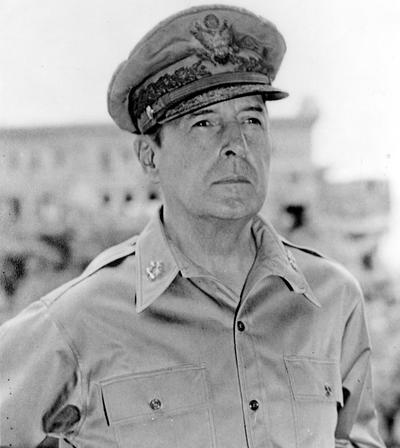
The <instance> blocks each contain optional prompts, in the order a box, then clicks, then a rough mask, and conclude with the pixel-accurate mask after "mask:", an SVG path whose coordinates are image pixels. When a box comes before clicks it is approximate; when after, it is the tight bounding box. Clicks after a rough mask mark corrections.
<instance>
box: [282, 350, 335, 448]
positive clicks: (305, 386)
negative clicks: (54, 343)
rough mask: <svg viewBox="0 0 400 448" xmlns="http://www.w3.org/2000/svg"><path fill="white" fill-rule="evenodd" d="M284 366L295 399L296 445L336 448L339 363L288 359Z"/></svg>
mask: <svg viewBox="0 0 400 448" xmlns="http://www.w3.org/2000/svg"><path fill="white" fill-rule="evenodd" d="M285 366H286V371H287V373H288V376H289V383H290V388H291V392H292V396H293V399H294V400H293V412H294V420H295V426H296V438H297V446H298V447H301V448H308V447H310V446H318V447H319V448H328V447H329V448H330V447H333V446H335V438H334V434H335V429H336V424H337V406H343V390H342V381H341V375H340V367H339V364H338V362H336V361H334V360H325V359H313V358H306V357H301V356H288V357H285Z"/></svg>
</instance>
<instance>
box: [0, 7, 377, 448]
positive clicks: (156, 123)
mask: <svg viewBox="0 0 400 448" xmlns="http://www.w3.org/2000/svg"><path fill="white" fill-rule="evenodd" d="M284 52H285V43H284V40H283V38H282V36H281V35H280V34H279V32H278V31H277V29H276V28H275V26H274V25H273V24H272V23H270V22H268V21H266V20H264V19H262V18H259V17H257V16H255V15H254V14H252V13H250V12H248V11H246V10H242V9H237V8H233V7H229V6H204V7H198V8H193V9H189V10H186V11H183V12H181V13H180V14H178V15H176V16H173V17H172V18H169V19H167V20H166V21H164V22H163V23H161V24H160V25H158V26H157V27H156V28H155V29H153V30H152V31H151V32H150V33H149V34H147V35H146V36H145V37H144V38H143V39H142V40H141V42H139V43H138V44H137V46H136V47H135V49H134V50H133V51H132V53H131V54H130V55H129V57H128V59H127V61H125V62H123V63H122V64H121V65H120V66H119V68H118V69H117V71H116V73H115V75H114V77H113V79H112V81H111V84H110V88H109V94H108V105H109V111H110V114H111V116H112V117H113V119H114V120H115V121H116V123H117V124H118V126H120V127H121V128H122V129H126V130H128V131H130V132H132V133H134V134H137V137H136V140H135V149H136V152H137V154H138V157H139V160H140V163H141V164H142V166H143V168H144V170H145V171H146V172H147V173H148V175H149V176H150V178H151V179H152V180H153V181H154V182H156V183H158V184H159V185H160V189H161V191H162V194H163V207H162V209H161V210H160V211H159V213H158V214H157V216H155V217H154V219H152V220H151V221H150V223H149V224H148V226H147V227H146V228H145V230H144V231H143V232H142V233H141V234H140V235H139V237H137V238H132V239H131V240H129V241H127V242H125V243H122V244H121V245H119V246H117V247H114V248H112V249H110V250H109V251H106V252H105V253H103V254H102V255H100V256H99V257H98V258H97V259H95V260H94V261H93V262H92V264H91V265H89V267H88V268H87V269H86V271H85V272H84V273H83V274H82V275H81V276H80V277H79V278H78V279H76V280H73V281H72V282H70V283H69V284H67V285H64V286H63V287H61V288H59V289H58V290H56V291H54V292H52V293H50V294H49V295H48V296H46V297H45V298H43V299H42V300H41V301H39V302H36V303H34V304H33V305H31V306H30V307H29V308H27V309H26V310H25V311H24V312H23V313H22V314H20V315H19V316H18V317H16V318H15V319H13V320H12V321H10V322H9V323H7V324H6V325H5V326H4V328H3V329H2V333H1V345H2V363H3V366H2V368H3V370H4V371H5V374H3V376H2V382H3V386H2V389H1V391H2V392H1V394H2V395H1V405H2V411H1V425H2V426H1V428H2V432H1V438H2V440H1V445H2V446H19V447H31V446H32V447H33V446H37V445H38V444H40V443H41V442H42V441H43V440H44V439H45V438H46V436H47V437H50V436H51V437H57V438H59V439H60V440H61V441H62V442H61V443H62V446H71V445H72V446H75V447H85V448H86V447H96V448H98V447H111V446H115V447H117V446H118V447H124V448H134V447H138V448H139V447H140V448H144V447H152V448H161V447H171V448H172V447H174V448H183V447H185V448H187V447H190V448H217V447H218V448H225V447H229V448H243V447H252V448H253V447H254V448H256V447H260V448H261V447H262V448H267V447H270V448H272V447H280V448H292V447H293V448H294V447H304V448H306V447H307V448H310V447H315V448H329V447H335V446H336V447H358V448H367V447H371V448H378V447H383V444H382V442H381V440H380V438H379V435H378V433H377V428H376V415H375V410H374V405H373V401H372V397H371V382H370V373H369V353H370V346H369V340H368V334H367V329H366V324H365V317H364V312H363V300H362V296H361V293H360V290H359V288H358V286H357V284H356V282H355V281H354V280H353V278H352V277H351V276H350V275H349V274H348V273H347V272H346V271H345V270H344V269H343V268H341V267H340V266H338V265H337V264H336V263H334V262H332V261H328V260H326V259H325V258H323V257H321V256H320V255H318V254H317V253H315V252H313V251H310V250H308V249H303V248H299V247H296V246H294V245H292V244H291V243H289V242H286V241H283V240H282V239H281V238H280V237H279V236H278V235H277V234H276V232H275V231H274V230H273V228H272V227H271V226H270V225H269V224H268V223H266V222H264V221H263V220H262V219H261V218H260V217H258V216H257V213H258V212H259V210H260V208H261V206H262V204H263V202H264V199H265V195H266V186H267V178H268V167H269V163H270V155H271V141H270V132H269V119H268V114H267V109H266V106H265V101H268V100H277V99H280V98H283V97H285V96H286V93H285V92H283V91H281V90H279V89H277V88H275V87H272V85H271V82H272V81H273V80H274V78H275V75H276V73H277V71H278V68H279V65H280V63H281V60H282V58H283V54H284Z"/></svg>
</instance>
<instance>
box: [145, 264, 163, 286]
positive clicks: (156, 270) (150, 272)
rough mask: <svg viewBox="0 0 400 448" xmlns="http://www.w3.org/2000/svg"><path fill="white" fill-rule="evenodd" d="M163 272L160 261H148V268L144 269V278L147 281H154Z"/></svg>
mask: <svg viewBox="0 0 400 448" xmlns="http://www.w3.org/2000/svg"><path fill="white" fill-rule="evenodd" d="M163 271H164V265H163V262H162V261H150V264H149V266H147V268H146V276H147V278H148V280H150V281H154V280H155V279H156V278H157V277H159V276H160V275H161V274H162V273H163Z"/></svg>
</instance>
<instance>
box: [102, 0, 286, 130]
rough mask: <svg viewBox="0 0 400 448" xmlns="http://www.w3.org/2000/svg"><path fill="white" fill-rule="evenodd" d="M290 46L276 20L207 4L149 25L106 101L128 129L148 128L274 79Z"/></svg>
mask: <svg viewBox="0 0 400 448" xmlns="http://www.w3.org/2000/svg"><path fill="white" fill-rule="evenodd" d="M285 50H286V46H285V42H284V40H283V37H282V36H281V34H280V33H279V32H278V30H277V29H276V27H275V26H274V25H273V24H272V23H271V22H269V21H267V20H266V19H263V18H261V17H258V16H257V15H255V14H253V13H251V12H249V11H247V10H245V9H241V8H236V7H231V6H226V5H207V6H201V7H195V8H190V9H188V10H185V11H182V12H181V13H179V14H176V15H174V16H172V17H170V18H168V19H166V20H164V21H163V22H161V23H160V24H158V25H157V26H156V27H155V28H153V30H151V31H150V32H149V33H148V34H146V36H145V37H144V38H143V39H142V40H141V41H140V42H139V43H138V44H137V45H136V46H135V48H134V49H133V50H132V52H131V53H130V55H129V57H128V59H127V60H126V61H124V62H122V64H120V66H119V67H118V68H117V70H116V72H115V74H114V76H113V78H112V80H111V83H110V87H109V91H108V109H109V112H110V115H111V116H112V118H113V119H114V121H115V122H116V123H117V124H118V126H120V127H121V128H122V129H126V130H129V131H131V132H148V131H149V130H151V128H152V127H154V126H155V125H156V124H159V123H162V122H165V121H168V120H171V119H173V118H176V117H178V116H180V115H184V114H185V113H188V112H191V111H193V110H195V109H196V108H199V107H204V106H205V105H208V104H211V103H215V102H218V101H223V100H226V99H230V98H233V97H235V96H242V95H247V94H255V93H261V94H263V95H264V97H265V99H280V98H282V97H285V96H286V95H287V94H286V93H285V92H282V91H281V90H279V89H276V88H274V87H272V85H271V83H272V81H273V80H274V79H275V76H276V73H277V71H278V69H279V66H280V64H281V61H282V58H283V55H284V53H285Z"/></svg>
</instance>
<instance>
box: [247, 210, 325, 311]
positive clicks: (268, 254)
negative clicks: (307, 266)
mask: <svg viewBox="0 0 400 448" xmlns="http://www.w3.org/2000/svg"><path fill="white" fill-rule="evenodd" d="M252 229H253V232H254V235H255V239H256V245H257V258H258V260H257V261H256V263H257V265H258V266H260V265H261V266H262V268H264V269H268V270H269V271H270V272H271V274H272V275H277V276H279V277H281V278H283V279H284V280H285V281H286V282H287V283H288V285H289V286H290V288H291V289H292V290H293V291H294V292H296V293H298V294H303V295H304V297H305V298H306V299H307V300H309V301H310V302H311V303H312V304H313V305H315V306H317V307H321V304H320V302H319V300H318V299H317V298H316V297H315V295H314V293H313V291H312V289H311V287H310V285H309V284H308V282H307V280H306V278H305V276H304V274H303V272H302V271H301V269H300V268H299V266H298V264H297V262H296V258H295V256H294V255H293V253H292V251H291V250H290V249H289V248H288V247H286V246H285V245H284V244H283V242H282V239H281V237H280V236H279V235H278V233H277V232H276V230H275V229H274V228H273V227H272V225H271V224H269V223H268V222H266V221H264V220H263V219H262V218H261V217H260V216H257V217H255V218H254V223H253V227H252Z"/></svg>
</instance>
